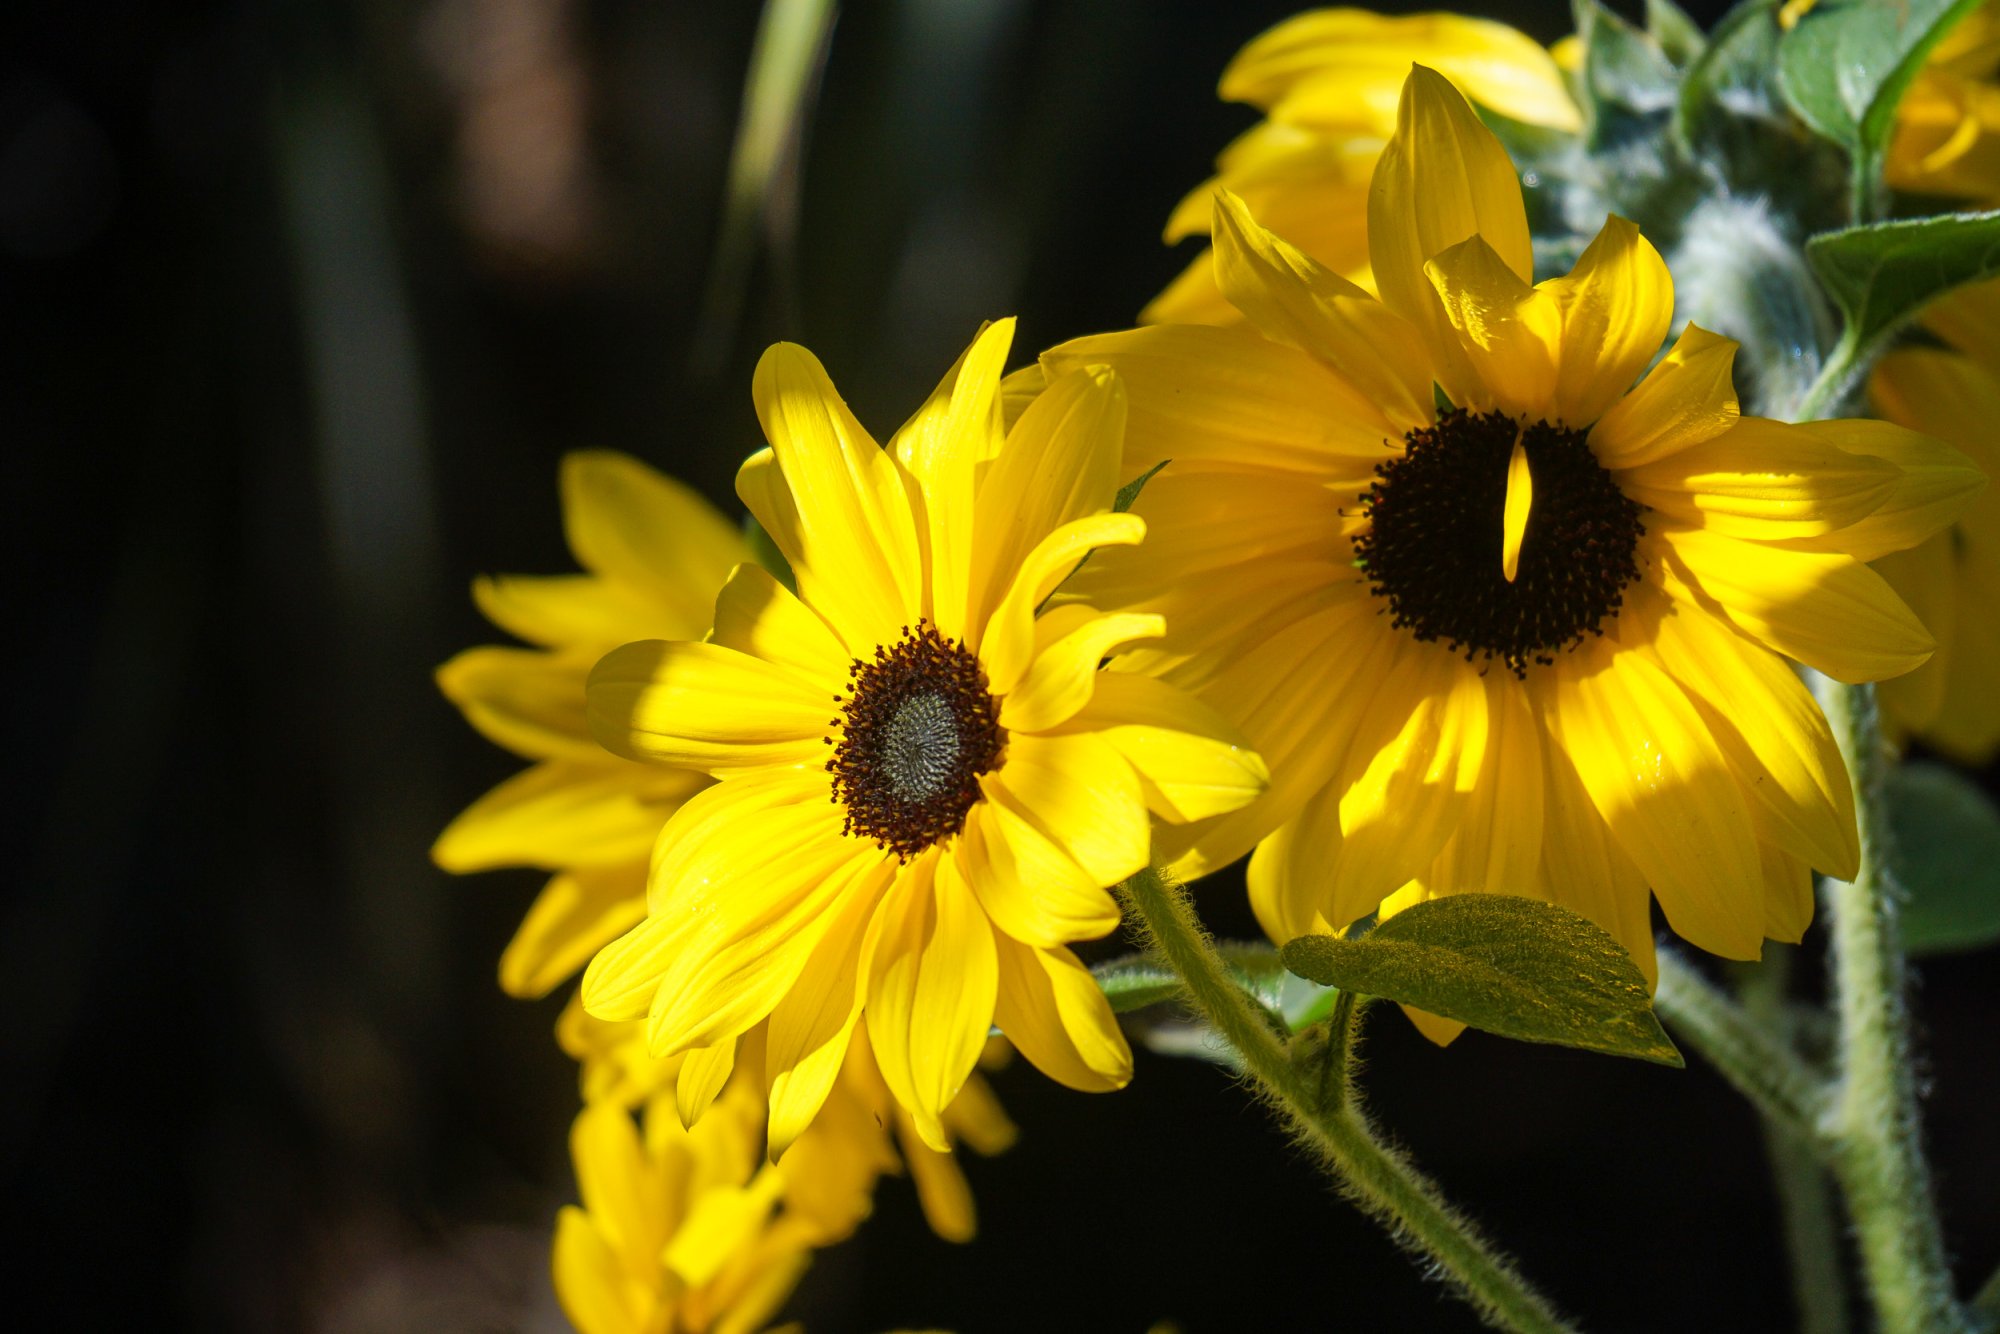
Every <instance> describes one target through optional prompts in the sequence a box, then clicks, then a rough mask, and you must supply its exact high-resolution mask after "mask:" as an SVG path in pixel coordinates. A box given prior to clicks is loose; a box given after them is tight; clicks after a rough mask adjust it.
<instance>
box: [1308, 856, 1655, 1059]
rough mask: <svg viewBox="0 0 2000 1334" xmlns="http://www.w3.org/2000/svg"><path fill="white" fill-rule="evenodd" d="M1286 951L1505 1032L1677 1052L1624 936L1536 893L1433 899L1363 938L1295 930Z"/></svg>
mask: <svg viewBox="0 0 2000 1334" xmlns="http://www.w3.org/2000/svg"><path fill="white" fill-rule="evenodd" d="M1283 958H1284V961H1285V966H1286V967H1287V968H1289V969H1291V970H1292V971H1293V972H1295V973H1297V974H1299V975H1300V976H1301V977H1307V978H1310V979H1312V980H1313V981H1315V982H1318V983H1321V984H1323V985H1326V986H1333V987H1340V988H1342V989H1344V990H1347V991H1352V992H1355V993H1357V994H1360V995H1367V996H1378V997H1381V998H1382V999H1384V1000H1393V1001H1400V1002H1402V1003H1403V1004H1405V1005H1414V1006H1416V1007H1417V1008H1418V1009H1422V1010H1429V1011H1430V1012H1431V1013H1432V1014H1437V1015H1443V1016H1444V1017H1446V1018H1448V1019H1456V1020H1458V1021H1459V1022H1461V1023H1464V1024H1468V1025H1470V1026H1471V1027H1473V1028H1481V1029H1485V1030H1486V1031H1487V1032H1489V1033H1498V1034H1500V1035H1501V1036H1502V1037H1510V1038H1519V1039H1521V1040H1522V1041H1525V1042H1550V1043H1555V1044H1558V1045H1560V1046H1565V1047H1581V1048H1582V1049H1584V1050H1585V1051H1596V1052H1604V1053H1606V1054H1608V1055H1612V1056H1632V1057H1636V1058H1638V1059H1639V1060H1642V1061H1653V1062H1656V1063H1658V1064H1660V1065H1673V1066H1678V1065H1680V1064H1681V1063H1682V1062H1681V1054H1680V1052H1678V1051H1676V1050H1675V1049H1674V1044H1673V1043H1672V1042H1671V1041H1669V1040H1668V1038H1667V1035H1666V1032H1665V1031H1664V1030H1663V1029H1661V1027H1660V1022H1659V1020H1658V1019H1657V1018H1655V1017H1654V1015H1653V1002H1652V998H1651V997H1650V996H1648V995H1647V994H1646V979H1645V978H1644V977H1643V976H1641V975H1640V973H1639V969H1638V967H1637V966H1636V965H1635V964H1634V963H1633V962H1632V959H1631V956H1630V955H1628V954H1627V953H1626V952H1625V949H1624V947H1623V946H1621V945H1620V944H1619V943H1618V942H1617V941H1616V940H1614V939H1613V938H1612V936H1611V934H1610V932H1608V931H1606V930H1605V929H1604V928H1603V927H1600V926H1598V925H1597V924H1596V923H1595V922H1593V921H1591V920H1590V919H1588V918H1586V917H1581V916H1578V915H1577V914H1576V913H1573V912H1570V911H1568V910H1567V909H1564V908H1558V907H1555V906H1554V905H1552V904H1547V903H1542V902H1539V901H1537V900H1534V899H1523V898H1513V897H1509V896H1507V895H1501V894H1457V895H1453V896H1451V897H1449V898H1443V899H1433V900H1431V901H1430V902H1429V903H1420V904H1418V905H1417V906H1416V907H1414V908H1408V909H1405V910H1404V911H1402V912H1400V913H1398V914H1396V915H1395V916H1394V917H1391V918H1390V919H1389V920H1388V921H1386V922H1384V923H1382V924H1381V925H1380V926H1378V927H1376V928H1375V929H1374V930H1373V931H1371V932H1369V933H1368V934H1367V935H1366V936H1363V937H1362V938H1361V939H1359V940H1341V939H1338V938H1336V937H1333V936H1301V937H1300V938H1299V939H1297V940H1294V941H1292V942H1291V943H1290V944H1288V945H1286V946H1285V948H1284V950H1283Z"/></svg>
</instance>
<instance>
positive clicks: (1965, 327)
mask: <svg viewBox="0 0 2000 1334" xmlns="http://www.w3.org/2000/svg"><path fill="white" fill-rule="evenodd" d="M1924 322H1925V324H1926V325H1928V326H1929V328H1930V329H1931V331H1932V332H1934V333H1936V334H1937V335H1939V336H1940V337H1941V338H1943V339H1944V340H1945V342H1946V343H1947V344H1948V346H1946V347H1909V348H1902V349H1899V350H1897V351H1895V352H1891V353H1890V354H1889V355H1888V356H1886V357H1884V358H1883V359H1882V360H1881V361H1880V362H1879V363H1878V364H1877V365H1876V368H1875V375H1874V379H1873V381H1872V382H1871V383H1870V385H1869V393H1870V397H1871V398H1872V399H1873V400H1874V405H1875V410H1876V411H1877V412H1878V413H1880V414H1881V415H1882V416H1883V417H1886V418H1887V419H1888V420H1890V421H1892V422H1897V423H1900V424H1901V425H1904V426H1907V427H1910V428H1912V429H1914V430H1919V431H1924V432H1927V433H1928V434H1931V435H1935V436H1938V437H1940V438H1941V439H1944V440H1948V441H1950V442H1951V443H1952V444H1954V445H1956V446H1957V447H1958V448H1960V449H1961V450H1963V451H1965V453H1966V454H1967V455H1969V456H1970V457H1971V458H1972V459H1973V461H1974V462H1976V463H1978V464H1979V465H1980V466H1981V467H1983V468H1984V469H1986V471H1987V472H1988V473H1992V472H1994V471H1996V470H2000V449H1996V448H1995V447H1994V443H1993V423H1994V422H1996V421H2000V283H1993V282H1986V283H1978V284H1975V285H1974V286H1971V287H1967V288H1964V289H1962V290H1960V291H1958V292H1956V293H1954V294H1952V295H1951V296H1949V297H1946V298H1945V299H1944V300H1943V301H1941V302H1938V303H1937V304H1936V305H1935V306H1933V307H1932V309H1931V310H1930V311H1928V312H1927V313H1926V315H1925V317H1924ZM1875 568H1876V569H1878V570H1880V571H1881V573H1882V574H1883V576H1884V577H1885V578H1887V579H1888V581H1889V583H1890V585H1891V586H1892V587H1893V588H1895V590H1896V591H1897V592H1898V593H1900V594H1902V596H1903V598H1904V599H1905V600H1906V601H1908V602H1909V604H1910V605H1911V606H1913V607H1915V608H1916V609H1917V610H1918V612H1919V613H1921V614H1922V616H1923V618H1924V624H1925V625H1926V626H1928V627H1929V628H1930V630H1931V633H1932V634H1934V635H1936V636H1937V641H1938V650H1937V653H1936V654H1935V655H1934V656H1933V657H1932V658H1931V660H1930V661H1929V662H1927V663H1925V664H1924V665H1923V666H1922V667H1919V668H1918V669H1917V670H1916V671H1914V672H1911V673H1910V674H1909V675H1907V676H1902V677H1898V678H1897V679H1896V680H1894V681H1887V682H1884V683H1883V686H1882V692H1881V693H1882V707H1883V710H1884V712H1885V713H1887V714H1888V716H1889V719H1890V721H1891V722H1893V723H1894V724H1895V725H1896V726H1898V727H1899V728H1901V729H1903V730H1904V731H1907V732H1911V733H1914V734H1915V735H1917V736H1919V737H1922V738H1923V739H1924V740H1925V741H1926V742H1928V743H1930V744H1931V745H1932V746H1934V747H1936V748H1937V749H1938V750H1941V751H1943V752H1944V753H1946V754H1947V755H1950V756H1952V757H1953V758H1954V759H1957V760H1960V761H1963V762H1964V763H1967V764H1984V763H1986V762H1987V761H1988V760H1990V759H1992V758H1993V756H1994V755H1995V754H1996V753H2000V696H1996V695H1995V694H1994V691H1993V688H1992V683H1993V680H1994V673H1995V671H1996V670H2000V618H1996V617H1995V615H1994V608H1995V607H1996V606H2000V493H1995V492H1991V491H1989V492H1987V493H1985V494H1984V495H1981V496H1980V497H1979V498H1978V499H1977V500H1975V501H1974V502H1973V504H1972V508H1970V509H1968V510H1967V511H1966V512H1965V513H1964V514H1963V515H1962V516H1960V518H1959V520H1958V522H1957V523H1955V524H1953V525H1952V526H1951V528H1949V529H1948V530H1946V531H1945V532H1942V533H1940V534H1938V535H1937V536H1936V537H1933V538H1931V539H1930V540H1929V541H1927V542H1924V543H1923V544H1922V545H1920V546H1916V547H1912V548H1911V549H1910V550H1908V551H1900V552H1897V553H1895V554H1893V555H1889V556H1885V557H1883V558H1882V559H1881V560H1879V561H1877V562H1876V564H1875Z"/></svg>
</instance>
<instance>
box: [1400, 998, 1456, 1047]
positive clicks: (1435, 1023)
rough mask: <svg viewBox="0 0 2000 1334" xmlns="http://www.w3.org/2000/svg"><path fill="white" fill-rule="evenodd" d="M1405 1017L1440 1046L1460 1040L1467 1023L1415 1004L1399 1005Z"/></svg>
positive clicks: (1446, 1045) (1447, 1045)
mask: <svg viewBox="0 0 2000 1334" xmlns="http://www.w3.org/2000/svg"><path fill="white" fill-rule="evenodd" d="M1399 1008H1400V1009H1401V1010H1402V1011H1403V1017H1404V1018H1406V1019H1408V1020H1409V1021H1410V1022H1411V1023H1412V1024H1414V1025H1416V1029H1417V1032H1419V1033H1422V1034H1423V1035H1424V1036H1425V1037H1426V1038H1428V1039H1430V1040H1431V1041H1432V1042H1435V1043H1436V1044H1437V1045H1438V1046H1440V1047H1449V1046H1450V1045H1451V1044H1452V1043H1454V1042H1456V1041H1458V1037H1459V1035H1460V1034H1461V1033H1463V1032H1465V1025H1464V1024H1462V1023H1460V1022H1459V1021H1458V1020H1456V1019H1446V1018H1445V1017H1444V1016H1443V1015H1437V1014H1432V1013H1431V1012H1430V1011H1429V1010H1419V1009H1418V1008H1417V1007H1416V1006H1414V1005H1404V1006H1401V1007H1399Z"/></svg>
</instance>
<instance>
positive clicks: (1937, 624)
mask: <svg viewBox="0 0 2000 1334" xmlns="http://www.w3.org/2000/svg"><path fill="white" fill-rule="evenodd" d="M1955 545H1957V544H1956V543H1955V542H1954V541H1953V539H1952V535H1951V534H1950V533H1940V534H1939V535H1938V536H1936V537H1933V538H1931V539H1930V540H1929V541H1927V542H1920V543H1918V544H1917V545H1916V546H1914V547H1911V548H1910V549H1909V550H1908V551H1893V552H1890V553H1889V554H1888V555H1886V556H1884V557H1882V558H1881V559H1880V560H1878V561H1876V562H1875V573H1877V574H1879V575H1881V576H1882V578H1883V579H1885V580H1887V581H1888V584H1889V587H1890V588H1891V589H1893V590H1895V593H1896V596H1897V597H1899V598H1901V599H1903V603H1904V605H1906V606H1907V607H1909V609H1910V611H1911V613H1912V614H1914V615H1915V616H1916V618H1917V620H1918V621H1920V622H1922V624H1923V627H1924V628H1925V629H1926V630H1928V631H1930V632H1931V637H1932V638H1934V639H1935V640H1937V645H1938V646H1937V651H1936V652H1935V653H1933V654H1931V657H1930V661H1928V662H1926V663H1925V664H1924V665H1923V666H1921V667H1919V668H1917V669H1916V670H1915V671H1913V672H1906V673H1904V674H1903V675H1902V676H1897V677H1892V678H1890V679H1889V680H1887V681H1884V682H1882V683H1881V684H1880V685H1878V686H1877V687H1876V691H1875V693H1876V698H1878V699H1879V700H1880V701H1881V703H1882V710H1883V712H1884V713H1886V714H1887V715H1888V716H1889V717H1890V718H1891V719H1892V720H1894V722H1896V723H1897V724H1898V725H1899V726H1902V727H1905V728H1908V729H1910V730H1912V731H1918V732H1921V731H1923V730H1924V729H1926V728H1928V727H1930V726H1931V725H1932V724H1933V723H1935V722H1936V721H1937V718H1938V713H1939V710H1940V709H1942V708H1943V707H1944V699H1945V688H1946V682H1947V680H1948V679H1949V675H1950V673H1951V670H1952V668H1953V666H1954V665H1956V663H1957V661H1958V648H1959V646H1958V644H1957V642H1956V641H1957V638H1958V612H1959V588H1958V582H1959V581H1958V570H1957V567H1958V561H1959V557H1958V554H1957V553H1956V552H1954V551H1953V547H1954V546H1955Z"/></svg>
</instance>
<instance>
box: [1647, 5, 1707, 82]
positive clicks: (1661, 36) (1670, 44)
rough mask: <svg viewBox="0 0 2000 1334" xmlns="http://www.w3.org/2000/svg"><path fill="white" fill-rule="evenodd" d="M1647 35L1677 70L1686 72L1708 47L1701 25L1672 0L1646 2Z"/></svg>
mask: <svg viewBox="0 0 2000 1334" xmlns="http://www.w3.org/2000/svg"><path fill="white" fill-rule="evenodd" d="M1646 35H1647V36H1649V37H1651V38H1652V39H1653V40H1654V41H1655V42H1656V43H1658V44H1659V48H1660V51H1661V52H1662V54H1664V55H1665V56H1666V58H1667V59H1668V60H1671V61H1672V62H1673V63H1674V66H1675V68H1677V69H1686V68H1687V67H1688V66H1689V65H1690V64H1692V63H1693V62H1694V60H1695V59H1696V58H1697V57H1699V56H1700V55H1701V53H1702V51H1703V50H1704V49H1705V48H1706V47H1707V45H1708V39H1707V38H1706V37H1704V36H1702V33H1701V25H1700V24H1699V23H1696V22H1695V21H1694V20H1693V19H1691V18H1689V17H1688V13H1687V11H1686V10H1685V9H1682V8H1681V7H1680V6H1679V5H1677V4H1675V3H1674V0H1646Z"/></svg>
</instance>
